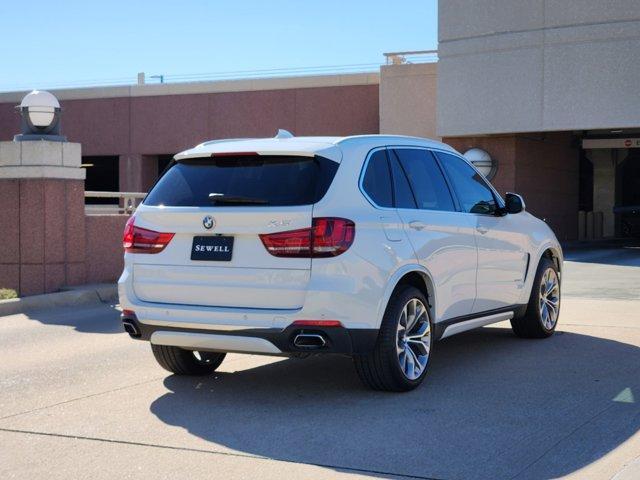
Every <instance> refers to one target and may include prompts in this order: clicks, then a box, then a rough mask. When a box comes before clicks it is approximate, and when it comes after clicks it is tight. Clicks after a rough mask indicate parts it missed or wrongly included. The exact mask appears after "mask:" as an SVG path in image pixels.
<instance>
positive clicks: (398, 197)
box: [389, 154, 418, 208]
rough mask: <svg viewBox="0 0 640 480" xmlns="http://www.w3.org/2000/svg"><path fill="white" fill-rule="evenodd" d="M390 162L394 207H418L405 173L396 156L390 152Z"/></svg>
mask: <svg viewBox="0 0 640 480" xmlns="http://www.w3.org/2000/svg"><path fill="white" fill-rule="evenodd" d="M389 162H391V174H392V176H393V196H394V198H395V201H396V202H395V205H396V208H418V206H417V205H416V200H415V198H414V197H413V192H412V191H411V187H410V186H409V180H407V174H406V173H405V172H404V170H403V169H402V166H401V165H400V162H399V161H398V156H397V155H395V154H392V155H391V156H390V158H389Z"/></svg>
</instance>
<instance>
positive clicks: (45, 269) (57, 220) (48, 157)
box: [0, 141, 85, 295]
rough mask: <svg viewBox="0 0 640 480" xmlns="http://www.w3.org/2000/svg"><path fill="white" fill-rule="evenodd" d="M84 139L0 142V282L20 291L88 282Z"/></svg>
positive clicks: (45, 290)
mask: <svg viewBox="0 0 640 480" xmlns="http://www.w3.org/2000/svg"><path fill="white" fill-rule="evenodd" d="M80 161H81V152H80V144H78V143H67V142H48V141H27V142H0V205H2V215H0V287H4V288H13V289H15V290H17V291H18V293H19V294H20V295H33V294H38V293H44V292H52V291H56V290H58V289H59V288H60V287H62V286H63V285H72V284H80V283H83V282H84V281H85V263H84V262H85V225H84V178H85V171H84V169H82V168H80Z"/></svg>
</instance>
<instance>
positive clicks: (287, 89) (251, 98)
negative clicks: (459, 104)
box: [0, 74, 379, 191]
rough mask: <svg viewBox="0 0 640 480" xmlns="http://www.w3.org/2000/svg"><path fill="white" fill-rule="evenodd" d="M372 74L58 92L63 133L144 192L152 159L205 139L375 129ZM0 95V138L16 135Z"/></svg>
mask: <svg viewBox="0 0 640 480" xmlns="http://www.w3.org/2000/svg"><path fill="white" fill-rule="evenodd" d="M378 84H379V77H378V75H377V74H349V75H326V76H311V77H297V78H281V79H259V80H236V81H224V82H200V83H192V84H164V85H142V86H130V87H109V88H88V89H74V90H58V91H53V93H54V94H55V95H56V96H57V97H58V99H59V100H60V104H61V106H62V109H63V117H62V133H63V134H64V135H66V136H67V138H68V139H69V140H70V141H73V142H79V143H81V144H82V150H83V155H87V156H100V155H117V156H119V157H120V180H121V182H120V190H122V191H125V190H127V191H145V190H146V189H147V188H148V187H149V186H150V185H151V184H152V183H153V180H155V175H156V174H157V162H156V158H157V157H156V156H157V155H159V154H174V153H177V152H179V151H181V150H184V149H187V148H190V147H192V146H195V145H197V144H198V143H201V142H203V141H205V140H210V139H216V138H237V137H265V136H273V135H275V133H276V131H277V129H278V128H285V129H288V130H290V131H292V132H293V133H294V134H295V135H300V136H301V135H352V134H366V133H378V132H379V100H378V93H379V92H378ZM25 93H26V92H13V93H6V94H0V140H10V139H12V138H13V135H14V134H16V133H18V131H19V126H20V117H19V115H18V113H17V112H16V111H15V108H14V107H15V105H16V104H18V103H19V102H20V99H21V98H22V97H23V96H24V94H25Z"/></svg>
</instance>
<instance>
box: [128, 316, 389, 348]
mask: <svg viewBox="0 0 640 480" xmlns="http://www.w3.org/2000/svg"><path fill="white" fill-rule="evenodd" d="M122 321H123V323H125V324H126V325H127V328H126V330H127V332H129V334H130V335H131V336H132V338H136V339H138V340H146V341H149V342H151V343H153V344H156V345H169V346H176V347H181V348H186V349H192V350H203V351H206V350H209V351H221V352H239V353H258V354H267V355H290V354H304V353H306V354H309V353H313V354H322V353H337V354H344V355H362V354H366V353H368V352H370V351H371V350H372V349H373V347H374V346H375V343H376V339H377V338H378V330H376V329H361V328H344V327H301V326H297V325H289V326H288V327H286V328H284V329H279V328H246V329H234V330H222V329H220V330H218V329H211V328H207V329H201V328H185V327H174V326H165V325H149V324H146V323H142V322H140V321H139V320H138V319H137V318H136V316H135V315H131V314H125V313H123V314H122ZM300 334H308V335H318V336H320V337H321V338H322V339H323V341H324V345H322V346H314V347H299V346H296V345H295V344H294V340H295V338H296V337H297V336H298V335H300Z"/></svg>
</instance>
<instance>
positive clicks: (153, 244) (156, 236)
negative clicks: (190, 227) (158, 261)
mask: <svg viewBox="0 0 640 480" xmlns="http://www.w3.org/2000/svg"><path fill="white" fill-rule="evenodd" d="M134 222H135V216H131V217H130V218H129V220H127V224H126V225H125V227H124V235H123V237H122V246H123V247H124V251H125V252H129V253H159V252H161V251H162V250H164V247H166V246H167V245H168V244H169V242H170V241H171V239H172V238H173V236H174V235H175V234H174V233H160V232H154V231H153V230H147V229H146V228H140V227H136V226H135V225H134Z"/></svg>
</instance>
